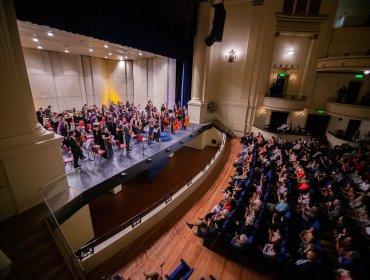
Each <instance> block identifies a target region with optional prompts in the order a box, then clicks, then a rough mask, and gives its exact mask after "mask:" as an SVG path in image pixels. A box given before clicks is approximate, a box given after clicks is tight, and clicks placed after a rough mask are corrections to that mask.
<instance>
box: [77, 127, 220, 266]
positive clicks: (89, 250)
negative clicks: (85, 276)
mask: <svg viewBox="0 0 370 280" xmlns="http://www.w3.org/2000/svg"><path fill="white" fill-rule="evenodd" d="M225 143H226V135H225V133H223V138H222V146H224V145H225ZM220 152H221V148H220V149H218V150H217V152H216V155H217V154H220ZM216 155H215V156H214V157H213V158H212V159H211V161H210V162H209V163H207V164H206V165H205V167H204V168H203V169H201V171H200V172H199V173H198V174H197V175H195V176H194V177H189V178H188V179H186V180H185V182H184V183H183V184H180V186H179V187H177V188H174V189H173V190H171V192H169V193H168V194H167V195H165V196H164V197H162V198H161V199H159V200H157V201H156V202H154V203H153V204H152V205H150V206H148V207H147V208H145V209H144V210H142V211H141V212H140V213H138V214H136V215H135V216H134V217H132V218H130V219H128V220H127V221H125V222H123V223H121V224H120V225H118V226H116V227H115V228H114V229H112V230H111V231H109V232H107V233H105V234H104V235H102V236H100V237H98V238H96V239H94V240H92V241H90V242H89V243H87V244H86V245H84V246H83V247H81V248H80V249H79V250H77V251H76V252H77V253H76V254H77V255H79V256H81V258H80V260H82V259H84V258H85V257H87V256H89V255H91V254H93V253H94V247H95V246H97V245H98V244H100V243H102V242H103V241H105V240H107V239H108V238H110V237H112V236H114V235H116V234H117V233H119V232H121V231H122V230H124V229H126V228H127V227H128V226H129V225H130V224H131V226H132V228H134V227H135V226H137V225H139V224H140V223H141V219H142V217H144V216H145V215H146V214H148V213H150V212H151V211H152V210H154V209H155V208H157V207H159V206H160V205H161V204H162V203H165V204H168V203H170V202H171V201H172V196H173V195H174V194H175V193H176V192H178V191H180V190H181V189H182V188H184V187H189V186H190V185H191V184H192V183H193V179H194V178H197V177H198V176H201V175H203V174H204V173H205V172H206V171H207V170H208V169H209V168H210V167H211V166H212V164H213V163H214V162H215V160H216V158H217V157H216ZM137 219H139V221H137Z"/></svg>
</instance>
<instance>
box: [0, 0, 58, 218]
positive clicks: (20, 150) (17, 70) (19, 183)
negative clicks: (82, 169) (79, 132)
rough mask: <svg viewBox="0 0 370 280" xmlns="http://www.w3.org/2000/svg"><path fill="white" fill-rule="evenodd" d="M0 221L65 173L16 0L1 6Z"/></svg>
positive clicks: (30, 203) (34, 201)
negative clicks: (41, 110)
mask: <svg viewBox="0 0 370 280" xmlns="http://www.w3.org/2000/svg"><path fill="white" fill-rule="evenodd" d="M0 22H1V24H0V73H1V75H0V104H1V110H0V127H1V130H0V185H1V188H0V220H2V219H4V218H6V217H8V216H11V215H13V214H15V213H18V212H21V211H23V210H25V209H27V208H30V207H31V206H33V205H35V204H37V203H38V202H40V193H39V191H38V189H39V188H40V187H41V186H42V185H44V184H46V183H47V182H49V181H51V180H53V179H55V178H57V177H59V176H61V175H62V174H64V173H65V170H64V164H63V160H62V156H61V152H60V141H61V140H60V137H59V136H55V135H54V133H51V132H48V131H46V130H45V129H43V127H42V126H41V125H39V124H38V122H37V119H36V113H35V106H34V103H33V99H32V92H31V87H30V84H29V80H28V76H27V70H26V66H25V62H24V57H23V52H22V46H21V42H20V38H19V31H18V27H17V21H16V16H15V10H14V6H13V1H12V0H1V1H0Z"/></svg>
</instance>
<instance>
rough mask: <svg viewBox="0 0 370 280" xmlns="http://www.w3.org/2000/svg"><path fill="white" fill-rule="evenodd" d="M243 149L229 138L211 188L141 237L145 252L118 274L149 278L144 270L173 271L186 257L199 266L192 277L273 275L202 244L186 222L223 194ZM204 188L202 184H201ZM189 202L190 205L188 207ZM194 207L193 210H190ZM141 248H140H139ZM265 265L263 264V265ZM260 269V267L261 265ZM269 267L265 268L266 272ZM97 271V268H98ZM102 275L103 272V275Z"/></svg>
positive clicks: (229, 279) (210, 181)
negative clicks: (148, 234)
mask: <svg viewBox="0 0 370 280" xmlns="http://www.w3.org/2000/svg"><path fill="white" fill-rule="evenodd" d="M239 151H240V144H239V141H238V139H233V140H231V141H227V145H226V148H225V153H224V155H223V158H224V159H221V162H220V163H219V164H217V166H216V168H215V169H214V171H213V172H212V174H210V176H209V177H208V178H207V180H206V181H205V182H204V184H202V185H204V187H205V188H206V189H208V191H206V192H203V194H202V193H200V194H198V195H195V196H194V200H195V201H194V200H193V201H191V200H190V201H187V202H186V204H187V205H182V206H180V208H181V209H186V210H187V211H186V212H183V211H181V210H179V211H177V212H178V214H177V217H176V218H177V219H176V218H174V219H173V220H174V222H173V224H171V225H169V224H168V222H167V223H166V224H164V223H163V224H161V225H158V226H157V227H156V229H155V230H154V231H155V232H153V233H152V234H151V235H153V237H151V236H147V237H145V238H143V239H141V240H140V241H139V242H138V243H139V245H136V247H138V246H139V247H140V245H143V246H145V244H149V246H147V248H146V249H145V251H143V252H141V253H140V254H139V255H138V256H136V257H135V258H134V259H133V260H132V261H130V262H129V263H128V264H127V265H126V266H124V267H123V268H121V269H118V270H117V271H116V272H115V273H114V274H112V275H115V274H119V275H121V276H124V277H125V279H128V278H130V279H145V278H144V276H143V270H144V271H146V272H154V271H158V272H159V271H160V269H159V266H160V264H162V263H165V265H164V266H163V275H164V274H166V273H170V272H171V271H172V270H173V269H174V268H175V267H176V266H177V265H178V264H179V260H180V259H181V258H182V259H184V260H185V261H186V262H187V263H188V264H189V265H190V266H191V267H194V268H195V271H194V273H193V275H192V276H191V279H200V278H201V277H202V276H203V277H205V278H206V279H209V275H210V274H212V275H213V276H215V277H216V279H227V280H232V279H273V277H271V276H267V275H268V274H269V273H262V272H261V273H260V272H258V271H257V269H254V268H253V267H252V268H251V267H250V266H249V267H248V266H245V265H240V264H238V263H236V262H234V261H232V260H230V259H228V258H226V257H224V256H223V255H219V254H217V253H215V252H212V251H210V250H209V249H207V248H205V247H203V246H202V240H201V239H199V238H198V237H196V236H195V235H194V234H193V232H192V230H190V229H189V228H188V227H187V225H186V222H187V221H197V217H199V216H202V215H204V214H205V213H207V212H208V211H209V210H210V209H211V208H212V207H213V206H214V205H215V204H216V203H217V202H218V201H219V200H220V199H221V198H222V194H221V193H220V192H219V190H220V189H223V188H225V186H227V182H228V181H229V179H230V178H229V176H230V175H232V174H233V171H234V170H233V167H232V164H231V163H232V162H233V161H234V160H235V158H236V157H235V155H236V153H237V152H239ZM201 188H202V187H201ZM186 206H188V207H186ZM188 209H190V210H188ZM162 230H165V232H164V234H162V235H161V236H160V237H159V238H156V237H155V235H156V232H157V233H159V232H161V231H162ZM136 250H139V249H136ZM136 250H133V247H132V248H129V251H126V252H122V254H118V255H117V256H115V257H114V259H112V260H111V261H112V266H113V263H114V262H115V261H116V260H117V258H129V257H128V256H127V255H128V254H130V253H129V252H131V253H132V254H134V252H132V251H136ZM262 269H263V268H262ZM259 270H260V269H259ZM266 271H267V272H268V269H265V272H266ZM96 272H97V271H96ZM98 275H99V273H93V274H91V278H94V279H98V278H97V277H98ZM100 276H101V275H100Z"/></svg>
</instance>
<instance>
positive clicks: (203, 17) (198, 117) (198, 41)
mask: <svg viewBox="0 0 370 280" xmlns="http://www.w3.org/2000/svg"><path fill="white" fill-rule="evenodd" d="M210 10H211V5H210V4H209V3H208V2H207V1H201V2H200V3H199V7H198V18H197V32H196V35H195V39H194V54H193V81H192V88H191V100H190V101H189V103H188V109H189V115H190V119H191V122H196V123H200V122H202V121H204V118H205V114H206V111H207V108H206V105H205V104H204V91H205V81H206V68H207V61H208V60H209V49H208V47H207V46H206V44H205V42H204V39H205V38H206V37H207V36H208V33H209V24H210V13H211V11H210Z"/></svg>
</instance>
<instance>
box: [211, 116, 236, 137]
mask: <svg viewBox="0 0 370 280" xmlns="http://www.w3.org/2000/svg"><path fill="white" fill-rule="evenodd" d="M212 125H213V127H214V128H216V129H217V130H219V131H221V132H225V133H226V135H227V137H229V138H230V139H232V138H234V137H235V135H234V133H233V132H232V130H231V129H230V128H228V127H226V126H225V125H224V124H223V123H221V122H220V121H218V120H213V121H212Z"/></svg>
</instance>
